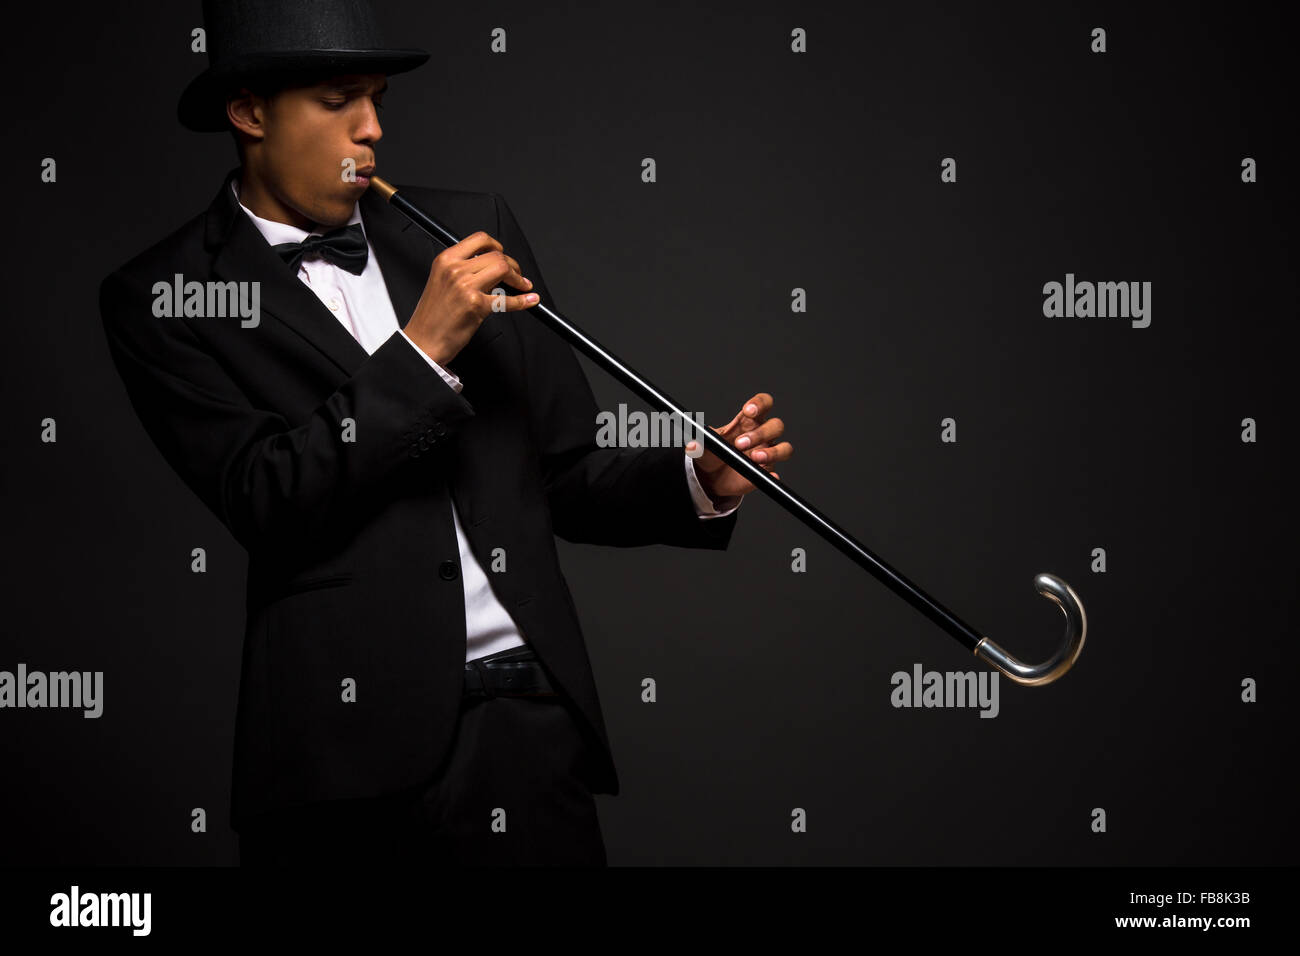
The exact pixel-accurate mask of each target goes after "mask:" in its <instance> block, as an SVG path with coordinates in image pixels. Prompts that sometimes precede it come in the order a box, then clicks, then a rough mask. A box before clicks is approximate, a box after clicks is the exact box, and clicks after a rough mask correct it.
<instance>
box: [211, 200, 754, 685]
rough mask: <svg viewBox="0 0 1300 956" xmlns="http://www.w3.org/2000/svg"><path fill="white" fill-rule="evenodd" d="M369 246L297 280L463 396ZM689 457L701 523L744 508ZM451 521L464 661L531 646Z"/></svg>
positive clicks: (296, 235) (260, 226) (364, 336)
mask: <svg viewBox="0 0 1300 956" xmlns="http://www.w3.org/2000/svg"><path fill="white" fill-rule="evenodd" d="M230 186H231V189H232V190H233V192H234V194H235V198H236V199H238V198H239V179H238V178H236V179H235V180H233V181H232V182H231V184H230ZM239 206H240V208H241V209H243V210H244V212H245V213H247V214H248V218H249V219H250V220H251V221H252V223H253V225H255V226H256V227H257V230H258V232H260V233H261V234H262V235H263V237H265V239H266V241H267V242H268V243H270V244H271V245H276V244H278V243H281V242H302V241H303V240H304V239H306V238H307V236H309V235H323V234H324V233H325V232H326V230H324V229H320V228H318V229H314V230H312V232H310V233H308V232H307V231H306V230H303V229H299V228H298V227H297V226H292V225H290V224H288V223H284V222H273V221H272V220H269V219H263V218H261V217H260V216H256V215H254V214H253V213H252V212H251V211H250V210H249V208H248V207H247V206H245V205H244V204H243V203H242V202H241V203H240V204H239ZM354 222H361V204H360V203H358V204H357V205H356V207H355V208H353V210H352V218H351V219H349V220H348V224H349V225H351V224H352V223H354ZM361 228H362V230H363V231H364V229H365V223H362V225H361ZM366 246H367V250H368V253H369V255H368V258H367V259H366V267H365V269H364V270H363V271H362V273H361V274H360V275H353V274H352V273H351V272H348V271H347V270H346V269H341V268H339V267H338V266H336V265H334V264H333V263H331V262H328V261H326V260H325V259H322V258H320V257H319V256H313V257H310V258H308V257H304V258H303V260H302V263H301V265H300V266H299V267H298V278H299V279H301V280H302V281H303V282H304V283H305V284H306V285H307V287H308V288H309V289H311V291H312V292H314V293H316V296H317V298H319V299H320V300H321V302H323V303H324V304H325V307H326V308H327V309H329V310H330V311H331V312H333V313H334V317H335V318H337V319H338V320H339V321H340V322H341V323H343V327H344V328H345V329H347V330H348V332H350V333H351V334H352V337H353V338H354V339H356V340H357V342H358V343H359V344H360V345H361V347H362V348H364V349H365V350H366V352H367V353H370V354H373V353H374V351H375V349H377V348H379V346H381V345H383V344H384V343H385V342H386V341H388V339H390V338H392V336H393V333H397V334H399V335H401V336H402V338H404V339H406V341H407V342H409V343H410V345H411V348H413V349H415V351H416V352H418V353H419V355H420V356H421V357H422V358H423V359H424V360H425V361H426V362H428V363H429V364H430V365H431V366H432V367H433V368H434V369H435V370H436V371H437V372H438V374H439V375H441V376H442V377H443V378H444V379H445V380H446V382H447V384H448V385H450V386H451V387H452V388H453V389H455V391H456V392H457V393H459V392H460V390H461V388H462V387H463V386H462V384H461V381H460V378H459V377H457V376H456V375H453V374H452V373H451V372H449V371H448V370H447V369H444V368H442V367H441V366H440V365H438V363H437V362H435V361H434V360H433V359H431V358H430V357H429V356H428V355H427V354H426V353H425V352H424V350H423V349H421V348H420V347H419V346H418V345H416V344H415V343H414V342H412V341H411V337H410V336H408V335H407V334H406V332H405V331H403V330H402V327H401V324H400V323H399V322H398V320H397V315H396V313H395V312H394V311H393V303H392V300H391V299H390V298H389V297H388V287H387V286H386V285H385V284H384V278H383V274H382V273H381V272H380V268H379V260H378V258H377V257H376V256H375V250H374V247H373V246H371V245H370V242H369V237H367V240H366ZM595 426H596V423H595V422H592V428H595ZM685 459H686V482H687V485H688V486H689V488H690V491H691V500H692V501H694V503H695V511H696V513H697V514H698V515H699V516H700V518H701V519H702V520H707V519H709V518H722V517H725V516H727V515H729V514H731V513H732V512H733V511H735V510H736V508H738V507H739V506H740V500H737V501H736V502H735V503H734V504H733V505H731V506H730V507H728V508H727V509H726V510H725V511H718V510H716V509H715V508H714V507H713V502H712V501H711V500H710V499H709V496H708V494H707V493H706V492H705V491H704V489H703V488H702V487H701V486H700V481H699V477H698V476H697V475H696V474H695V464H694V459H692V458H691V456H690V455H686V456H685ZM741 500H743V499H741ZM451 517H452V523H453V524H454V525H455V528H456V543H457V545H458V546H459V548H460V570H461V581H462V582H463V584H464V590H465V634H466V641H465V660H466V661H470V660H473V659H474V658H476V657H483V656H484V655H487V654H495V653H496V652H497V651H504V650H507V649H509V648H511V647H519V646H522V645H523V644H525V643H527V638H526V637H525V636H524V635H523V633H522V630H521V628H520V627H519V625H518V624H517V623H516V622H515V620H514V618H512V617H511V616H510V614H509V613H508V612H507V611H506V609H505V608H504V607H503V606H502V604H501V602H500V601H498V600H497V597H496V594H495V592H493V590H492V587H491V585H490V584H489V583H488V578H487V575H486V574H485V573H484V571H483V568H482V567H481V566H480V565H479V563H478V560H477V559H476V558H475V557H474V552H473V550H472V549H471V548H470V546H469V541H468V540H467V539H466V537H465V532H464V530H463V529H462V528H461V525H460V516H459V515H458V514H457V513H456V505H455V503H454V502H453V503H452V507H451Z"/></svg>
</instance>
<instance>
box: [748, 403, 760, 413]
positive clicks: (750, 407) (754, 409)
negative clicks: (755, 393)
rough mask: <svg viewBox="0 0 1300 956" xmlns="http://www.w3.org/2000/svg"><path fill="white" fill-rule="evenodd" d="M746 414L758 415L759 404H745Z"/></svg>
mask: <svg viewBox="0 0 1300 956" xmlns="http://www.w3.org/2000/svg"><path fill="white" fill-rule="evenodd" d="M745 414H746V415H757V414H758V406H757V405H753V404H750V405H746V406H745Z"/></svg>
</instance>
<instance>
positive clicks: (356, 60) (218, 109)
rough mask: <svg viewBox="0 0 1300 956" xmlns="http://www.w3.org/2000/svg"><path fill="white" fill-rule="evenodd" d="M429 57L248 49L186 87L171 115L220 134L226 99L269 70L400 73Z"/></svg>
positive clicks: (410, 52)
mask: <svg viewBox="0 0 1300 956" xmlns="http://www.w3.org/2000/svg"><path fill="white" fill-rule="evenodd" d="M428 59H429V54H428V53H427V52H426V51H424V50H291V51H284V52H276V51H271V52H266V53H250V54H247V55H245V56H242V57H239V58H238V59H235V60H231V61H230V62H228V63H223V64H222V65H221V66H220V67H218V68H216V69H214V68H212V67H209V68H208V69H206V70H204V71H203V72H202V73H200V74H199V75H198V76H196V77H195V78H194V79H193V80H191V81H190V84H189V85H188V86H187V87H185V91H184V92H183V93H182V94H181V98H180V101H179V102H178V103H177V104H176V117H177V119H179V120H180V122H181V125H182V126H184V127H185V128H186V129H191V130H194V131H195V132H197V133H219V132H224V131H225V130H227V129H229V128H230V123H229V122H228V121H227V120H226V98H227V96H228V95H229V93H230V91H231V90H233V89H237V88H238V87H239V85H240V83H241V82H242V81H245V80H248V79H250V78H252V77H257V76H265V75H267V74H270V73H303V74H305V75H310V74H319V73H321V72H326V71H328V72H331V73H338V74H344V73H383V74H385V75H387V76H391V75H393V74H394V73H405V72H406V71H407V70H413V69H415V68H416V67H417V66H420V65H421V64H422V63H424V62H425V61H426V60H428Z"/></svg>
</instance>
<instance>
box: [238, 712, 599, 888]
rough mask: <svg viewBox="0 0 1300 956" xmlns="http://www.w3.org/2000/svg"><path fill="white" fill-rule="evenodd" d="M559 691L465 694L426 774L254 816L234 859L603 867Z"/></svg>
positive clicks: (580, 747)
mask: <svg viewBox="0 0 1300 956" xmlns="http://www.w3.org/2000/svg"><path fill="white" fill-rule="evenodd" d="M580 720H581V718H580V717H579V716H578V715H577V713H576V712H575V711H574V709H573V706H572V705H571V704H570V703H568V701H567V700H566V699H565V698H563V697H491V698H483V697H467V698H465V699H464V700H463V701H462V702H461V709H460V721H459V724H458V727H457V732H456V739H455V743H454V744H453V746H452V748H451V751H450V752H449V753H448V755H447V757H446V758H445V759H444V762H443V765H442V766H441V767H439V768H437V770H436V772H435V773H434V775H433V778H432V780H431V782H429V783H427V784H425V785H423V786H420V787H417V788H414V789H412V790H409V791H406V792H403V793H397V794H389V795H385V796H383V797H376V798H366V799H358V800H342V801H330V802H328V803H321V804H313V805H311V806H308V807H295V808H292V809H286V810H282V811H277V812H275V813H270V814H264V815H262V816H261V817H257V818H254V819H252V820H249V821H248V822H246V824H245V826H244V828H243V830H242V831H241V832H240V835H239V854H240V865H241V866H286V865H287V866H300V865H309V866H340V865H341V866H352V865H355V864H365V865H367V866H391V867H406V866H421V867H427V866H429V865H430V864H435V865H436V864H444V865H449V866H606V865H607V864H606V859H605V843H604V840H603V839H602V837H601V832H600V822H599V819H598V817H597V814H596V805H595V800H594V799H593V798H592V795H591V791H590V790H589V789H588V782H587V781H588V780H589V779H590V772H589V767H590V760H591V747H590V744H589V743H588V738H587V737H585V736H584V734H583V733H582V731H581V729H580V727H581V724H580V723H579V721H580Z"/></svg>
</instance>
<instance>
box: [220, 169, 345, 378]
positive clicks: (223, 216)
mask: <svg viewBox="0 0 1300 956" xmlns="http://www.w3.org/2000/svg"><path fill="white" fill-rule="evenodd" d="M238 174H239V170H238V169H233V170H231V171H230V172H229V173H228V174H227V175H226V180H225V182H224V183H222V185H221V190H220V192H219V193H218V194H217V196H216V198H215V199H213V201H212V205H211V206H210V207H209V208H208V219H207V232H206V234H205V242H206V244H207V246H208V248H209V249H210V250H211V251H213V252H214V253H215V256H214V258H213V260H212V271H213V273H214V274H215V275H216V276H217V277H218V278H219V279H222V280H225V281H229V280H235V281H251V280H256V281H258V282H260V283H261V289H260V294H261V308H262V311H263V312H267V313H270V314H271V315H273V316H275V318H277V319H279V320H280V321H281V322H283V323H284V324H285V325H287V326H289V327H290V328H292V329H293V330H294V331H295V332H297V333H298V334H299V335H301V336H302V337H303V338H304V339H305V340H306V341H307V342H309V343H310V344H311V345H312V346H314V347H315V348H316V349H318V350H319V351H320V352H321V353H322V354H324V355H325V356H326V357H327V358H329V359H330V361H332V362H333V363H334V364H335V365H337V366H338V367H339V368H340V369H341V370H342V371H344V372H346V373H347V375H348V376H349V377H350V376H351V375H353V374H354V373H355V372H356V370H357V368H358V367H360V365H361V363H362V362H364V361H365V360H366V358H367V354H366V350H365V349H364V348H362V347H361V344H360V343H359V342H358V341H357V340H356V339H354V338H353V337H352V336H351V334H350V333H349V332H348V330H347V329H345V328H344V327H343V325H342V323H340V322H339V320H338V319H336V318H335V317H334V313H332V312H331V311H330V310H329V309H327V308H326V307H325V305H324V303H322V302H321V301H320V299H318V298H316V295H315V293H313V292H312V291H311V290H310V289H309V288H307V286H305V285H303V283H302V282H301V281H300V280H299V279H298V277H297V276H296V275H294V274H293V272H291V271H290V270H289V268H288V267H287V266H286V265H285V264H284V260H283V259H281V258H280V257H279V256H278V255H276V254H275V251H274V250H273V249H272V248H271V247H270V245H268V244H267V242H266V240H265V239H264V238H263V237H262V234H261V233H260V232H258V231H257V227H256V226H254V225H253V223H252V222H251V221H250V220H249V218H248V216H246V215H244V212H243V210H242V209H240V208H239V201H238V200H237V199H236V198H235V195H234V193H233V192H231V189H230V183H231V180H233V179H234V178H235V176H237V175H238Z"/></svg>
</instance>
